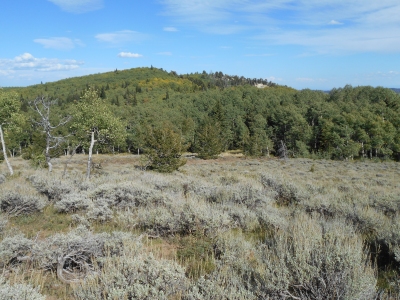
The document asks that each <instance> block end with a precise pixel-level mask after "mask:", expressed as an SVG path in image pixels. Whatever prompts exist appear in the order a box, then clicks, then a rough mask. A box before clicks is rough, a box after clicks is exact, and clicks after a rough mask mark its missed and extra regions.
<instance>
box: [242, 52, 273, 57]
mask: <svg viewBox="0 0 400 300" xmlns="http://www.w3.org/2000/svg"><path fill="white" fill-rule="evenodd" d="M272 55H273V54H270V53H261V54H245V55H244V56H247V57H266V56H272Z"/></svg>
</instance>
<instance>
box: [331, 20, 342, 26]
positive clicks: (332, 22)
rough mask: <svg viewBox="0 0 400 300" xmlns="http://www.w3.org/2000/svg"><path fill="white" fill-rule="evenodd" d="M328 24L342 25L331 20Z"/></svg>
mask: <svg viewBox="0 0 400 300" xmlns="http://www.w3.org/2000/svg"><path fill="white" fill-rule="evenodd" d="M328 24H329V25H343V23H340V22H339V21H336V20H331V21H330V22H329V23H328Z"/></svg>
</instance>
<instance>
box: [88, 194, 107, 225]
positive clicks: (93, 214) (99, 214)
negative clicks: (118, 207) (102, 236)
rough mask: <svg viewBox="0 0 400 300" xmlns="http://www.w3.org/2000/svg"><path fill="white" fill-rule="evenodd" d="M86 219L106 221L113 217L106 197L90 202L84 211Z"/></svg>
mask: <svg viewBox="0 0 400 300" xmlns="http://www.w3.org/2000/svg"><path fill="white" fill-rule="evenodd" d="M86 217H87V219H88V220H93V221H98V222H107V221H110V220H111V219H112V218H113V211H112V210H111V208H110V207H109V203H108V200H107V199H104V198H100V199H96V200H95V201H93V202H92V203H91V205H90V206H89V208H88V212H87V213H86Z"/></svg>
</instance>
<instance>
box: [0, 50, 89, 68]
mask: <svg viewBox="0 0 400 300" xmlns="http://www.w3.org/2000/svg"><path fill="white" fill-rule="evenodd" d="M83 64H84V63H83V62H81V61H77V60H74V59H63V60H62V59H58V58H36V57H34V56H33V55H32V54H30V53H24V54H21V55H19V56H16V57H15V58H13V59H0V70H1V71H2V72H12V71H17V70H34V71H42V72H48V71H60V70H73V69H77V68H79V67H80V66H81V65H83Z"/></svg>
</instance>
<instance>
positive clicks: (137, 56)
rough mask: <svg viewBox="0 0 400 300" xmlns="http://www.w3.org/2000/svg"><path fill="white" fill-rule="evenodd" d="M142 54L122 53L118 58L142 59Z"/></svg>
mask: <svg viewBox="0 0 400 300" xmlns="http://www.w3.org/2000/svg"><path fill="white" fill-rule="evenodd" d="M142 56H143V55H142V54H138V53H131V52H120V53H118V57H122V58H139V57H142Z"/></svg>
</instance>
